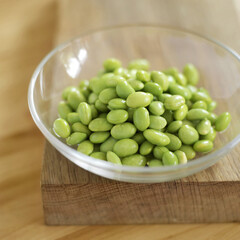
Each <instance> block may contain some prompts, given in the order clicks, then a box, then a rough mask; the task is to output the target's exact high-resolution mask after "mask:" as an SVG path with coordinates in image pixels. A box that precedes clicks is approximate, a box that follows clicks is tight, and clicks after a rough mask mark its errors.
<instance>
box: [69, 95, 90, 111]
mask: <svg viewBox="0 0 240 240" xmlns="http://www.w3.org/2000/svg"><path fill="white" fill-rule="evenodd" d="M85 101H86V98H85V96H84V95H83V94H82V93H81V92H80V91H79V90H74V91H71V92H70V93H69V94H68V98H67V102H68V104H69V105H70V106H71V107H72V109H74V110H76V109H77V108H78V105H79V103H81V102H85Z"/></svg>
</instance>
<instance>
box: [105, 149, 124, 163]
mask: <svg viewBox="0 0 240 240" xmlns="http://www.w3.org/2000/svg"><path fill="white" fill-rule="evenodd" d="M107 161H108V162H111V163H114V164H118V165H122V162H121V159H120V158H119V157H118V155H117V154H116V153H114V152H112V151H108V152H107Z"/></svg>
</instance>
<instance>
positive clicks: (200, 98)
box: [191, 91, 212, 103]
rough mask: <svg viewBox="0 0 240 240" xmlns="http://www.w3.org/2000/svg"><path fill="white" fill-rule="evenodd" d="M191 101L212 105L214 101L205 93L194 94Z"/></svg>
mask: <svg viewBox="0 0 240 240" xmlns="http://www.w3.org/2000/svg"><path fill="white" fill-rule="evenodd" d="M191 100H192V101H193V102H197V101H205V102H206V103H210V102H211V101H212V100H211V98H210V97H209V95H207V94H206V93H205V92H200V91H197V92H194V93H193V94H192V98H191Z"/></svg>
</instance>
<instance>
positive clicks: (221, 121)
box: [215, 112, 232, 132]
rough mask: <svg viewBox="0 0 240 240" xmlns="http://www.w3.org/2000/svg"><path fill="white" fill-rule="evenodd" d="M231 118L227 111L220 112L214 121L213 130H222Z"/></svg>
mask: <svg viewBox="0 0 240 240" xmlns="http://www.w3.org/2000/svg"><path fill="white" fill-rule="evenodd" d="M231 119H232V117H231V115H230V113H229V112H224V113H222V114H221V115H220V116H219V117H218V118H217V120H216V122H215V130H216V131H218V132H222V131H224V130H225V129H227V127H228V126H229V124H230V122H231Z"/></svg>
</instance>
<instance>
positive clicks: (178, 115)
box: [173, 104, 188, 121]
mask: <svg viewBox="0 0 240 240" xmlns="http://www.w3.org/2000/svg"><path fill="white" fill-rule="evenodd" d="M187 113H188V106H187V105H186V104H183V105H182V106H181V107H180V108H179V109H177V110H176V111H174V113H173V116H174V118H175V119H176V120H178V121H182V120H183V119H184V118H185V117H186V116H187Z"/></svg>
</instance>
